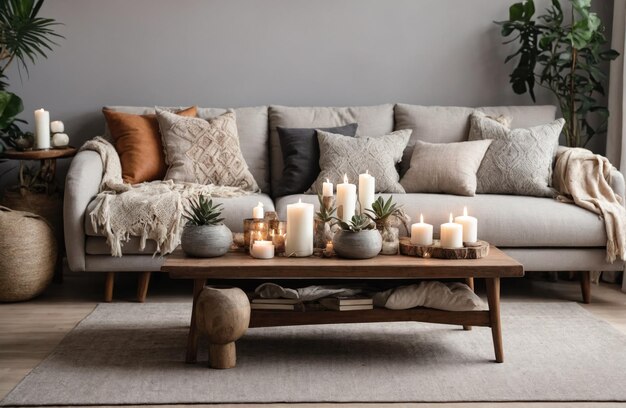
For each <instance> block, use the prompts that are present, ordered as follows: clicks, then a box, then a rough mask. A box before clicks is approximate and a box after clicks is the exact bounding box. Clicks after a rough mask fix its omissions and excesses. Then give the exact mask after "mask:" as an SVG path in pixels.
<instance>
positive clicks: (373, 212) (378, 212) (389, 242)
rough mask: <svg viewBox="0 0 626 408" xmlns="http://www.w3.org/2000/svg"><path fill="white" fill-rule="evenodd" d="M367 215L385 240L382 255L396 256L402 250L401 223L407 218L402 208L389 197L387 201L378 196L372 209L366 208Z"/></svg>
mask: <svg viewBox="0 0 626 408" xmlns="http://www.w3.org/2000/svg"><path fill="white" fill-rule="evenodd" d="M365 214H366V215H367V216H368V217H369V218H370V219H371V220H372V221H373V222H374V223H375V224H376V229H377V230H378V231H379V232H380V235H381V236H382V239H383V246H382V250H381V254H383V255H396V254H397V253H398V250H399V249H400V230H399V228H398V227H399V226H400V222H401V221H402V220H403V219H404V218H405V217H406V215H405V214H404V211H402V207H401V206H398V205H397V204H396V203H394V202H393V197H392V196H389V198H388V199H387V201H385V199H384V198H383V197H381V196H378V198H377V199H376V201H374V202H373V203H372V208H366V209H365Z"/></svg>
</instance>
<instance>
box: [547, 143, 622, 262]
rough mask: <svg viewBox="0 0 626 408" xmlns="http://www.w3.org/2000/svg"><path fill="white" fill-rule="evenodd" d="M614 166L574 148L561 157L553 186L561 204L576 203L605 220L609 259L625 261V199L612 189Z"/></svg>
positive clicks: (598, 157)
mask: <svg viewBox="0 0 626 408" xmlns="http://www.w3.org/2000/svg"><path fill="white" fill-rule="evenodd" d="M612 168H613V166H612V165H611V163H610V162H609V160H608V159H607V158H606V157H602V156H600V155H598V154H593V153H592V152H590V151H589V150H586V149H580V148H572V149H565V150H564V151H563V152H562V153H560V154H559V156H558V157H557V160H556V167H555V169H554V176H553V184H554V188H555V189H557V191H558V192H559V194H560V195H559V196H558V197H557V199H558V200H560V201H565V202H572V201H573V202H574V203H575V204H576V205H577V206H579V207H582V208H584V209H586V210H589V211H591V212H594V213H596V214H598V215H600V217H601V218H602V219H603V220H604V226H605V228H606V259H607V261H609V262H613V261H615V259H617V258H620V259H622V260H623V259H624V254H625V250H626V209H624V206H623V204H622V203H623V201H622V200H623V198H622V197H620V196H618V195H617V194H615V192H614V191H613V189H612V188H611V186H610V184H609V183H610V182H611V170H612Z"/></svg>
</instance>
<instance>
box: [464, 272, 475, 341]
mask: <svg viewBox="0 0 626 408" xmlns="http://www.w3.org/2000/svg"><path fill="white" fill-rule="evenodd" d="M465 283H466V284H467V286H469V288H470V289H471V290H472V291H474V278H465ZM463 330H472V326H463Z"/></svg>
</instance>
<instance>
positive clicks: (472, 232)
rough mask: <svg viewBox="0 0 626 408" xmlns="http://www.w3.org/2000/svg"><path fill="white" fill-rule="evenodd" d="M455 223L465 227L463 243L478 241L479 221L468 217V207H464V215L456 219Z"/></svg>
mask: <svg viewBox="0 0 626 408" xmlns="http://www.w3.org/2000/svg"><path fill="white" fill-rule="evenodd" d="M454 222H456V223H457V224H461V225H462V226H463V242H476V241H478V219H476V218H475V217H470V216H469V215H467V207H463V215H459V216H458V217H456V218H454Z"/></svg>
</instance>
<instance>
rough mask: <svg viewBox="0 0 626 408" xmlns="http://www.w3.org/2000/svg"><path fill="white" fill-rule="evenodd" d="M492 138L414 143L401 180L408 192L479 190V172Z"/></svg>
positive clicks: (470, 192)
mask: <svg viewBox="0 0 626 408" xmlns="http://www.w3.org/2000/svg"><path fill="white" fill-rule="evenodd" d="M490 144H491V140H479V141H475V142H459V143H426V142H422V141H420V140H418V141H417V142H416V143H415V149H414V150H413V156H411V164H410V167H409V170H408V171H407V172H406V174H405V175H404V177H402V180H400V184H402V186H403V187H404V189H405V190H406V192H407V193H447V194H456V195H462V196H473V195H474V194H476V172H477V171H478V168H479V167H480V162H481V161H482V160H483V157H484V156H485V152H486V151H487V148H489V145H490Z"/></svg>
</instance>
